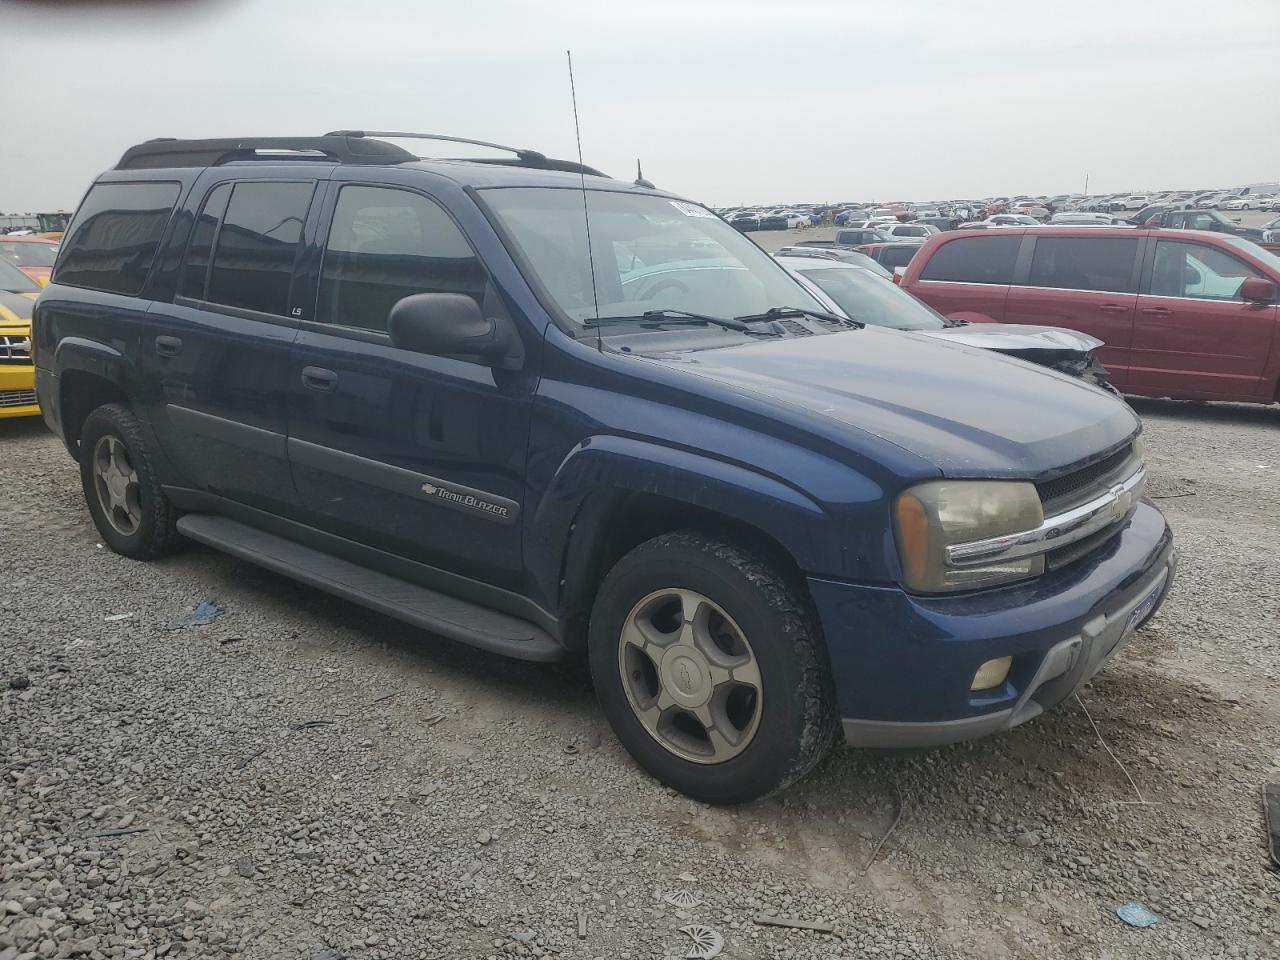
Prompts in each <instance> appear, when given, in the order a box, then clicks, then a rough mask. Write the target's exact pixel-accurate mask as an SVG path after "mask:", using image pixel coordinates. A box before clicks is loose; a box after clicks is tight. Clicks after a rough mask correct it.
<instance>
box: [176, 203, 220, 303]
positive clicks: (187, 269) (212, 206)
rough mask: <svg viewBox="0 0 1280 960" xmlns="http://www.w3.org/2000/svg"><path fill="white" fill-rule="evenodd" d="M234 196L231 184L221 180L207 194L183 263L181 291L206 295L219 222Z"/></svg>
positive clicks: (187, 295)
mask: <svg viewBox="0 0 1280 960" xmlns="http://www.w3.org/2000/svg"><path fill="white" fill-rule="evenodd" d="M230 196H231V184H229V183H220V184H218V186H216V187H214V188H213V190H212V191H211V192H210V194H209V196H208V197H206V198H205V201H204V209H202V210H201V211H200V217H199V219H198V220H196V225H195V229H194V230H192V231H191V245H190V246H189V247H188V248H187V257H186V260H185V262H184V263H183V266H182V289H181V293H182V295H183V296H186V297H194V298H195V299H197V300H203V299H204V288H205V284H206V282H207V281H208V279H209V254H210V253H211V252H213V238H214V237H215V236H216V235H217V233H218V224H220V223H221V222H222V215H223V213H225V212H226V209H227V199H228V198H229V197H230Z"/></svg>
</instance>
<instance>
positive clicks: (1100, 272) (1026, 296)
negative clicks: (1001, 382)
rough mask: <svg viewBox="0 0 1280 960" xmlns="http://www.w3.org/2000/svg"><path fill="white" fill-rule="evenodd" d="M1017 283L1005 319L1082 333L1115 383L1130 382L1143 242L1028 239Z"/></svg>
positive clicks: (1097, 237) (1090, 237) (1100, 237)
mask: <svg viewBox="0 0 1280 960" xmlns="http://www.w3.org/2000/svg"><path fill="white" fill-rule="evenodd" d="M1028 240H1029V242H1030V243H1031V244H1032V247H1031V250H1030V253H1029V255H1028V254H1027V253H1026V252H1025V251H1024V254H1023V257H1024V263H1023V265H1022V266H1021V267H1020V269H1019V271H1018V273H1019V275H1018V278H1017V282H1016V283H1015V284H1014V285H1013V286H1011V287H1010V288H1009V296H1008V299H1007V300H1006V301H1005V320H1006V321H1007V322H1009V323H1028V324H1035V325H1038V326H1047V327H1065V328H1066V329H1068V330H1078V331H1079V332H1081V333H1087V334H1089V335H1090V336H1092V337H1097V338H1098V339H1099V340H1101V341H1102V342H1103V344H1104V346H1103V347H1102V348H1101V349H1100V350H1099V353H1098V356H1099V358H1100V359H1101V360H1102V364H1103V366H1105V367H1106V368H1107V371H1108V372H1109V373H1110V374H1111V380H1112V383H1114V384H1115V386H1117V387H1119V388H1121V389H1124V388H1125V387H1126V386H1127V385H1128V382H1129V365H1130V353H1129V349H1130V343H1131V341H1132V339H1133V316H1134V309H1135V308H1136V306H1137V301H1138V295H1137V290H1138V277H1139V274H1140V272H1141V259H1140V257H1139V256H1138V253H1139V250H1140V248H1141V247H1142V244H1143V242H1144V238H1142V237H1137V236H1112V235H1110V233H1090V234H1087V235H1084V236H1053V235H1036V236H1029V237H1028Z"/></svg>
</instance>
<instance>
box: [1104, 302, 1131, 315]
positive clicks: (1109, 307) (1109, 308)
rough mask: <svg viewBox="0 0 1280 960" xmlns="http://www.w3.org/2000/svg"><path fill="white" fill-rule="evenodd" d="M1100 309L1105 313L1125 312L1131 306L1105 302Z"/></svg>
mask: <svg viewBox="0 0 1280 960" xmlns="http://www.w3.org/2000/svg"><path fill="white" fill-rule="evenodd" d="M1098 309H1099V310H1101V311H1102V312H1103V313H1125V312H1126V311H1127V310H1128V309H1129V308H1128V307H1126V306H1125V305H1124V304H1122V303H1104V304H1103V305H1102V306H1100V307H1099V308H1098Z"/></svg>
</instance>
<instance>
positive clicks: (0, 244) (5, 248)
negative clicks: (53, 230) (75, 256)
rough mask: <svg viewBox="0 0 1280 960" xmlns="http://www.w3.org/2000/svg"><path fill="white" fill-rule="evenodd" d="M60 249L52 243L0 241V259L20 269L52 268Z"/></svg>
mask: <svg viewBox="0 0 1280 960" xmlns="http://www.w3.org/2000/svg"><path fill="white" fill-rule="evenodd" d="M57 255H58V248H57V247H55V246H54V245H53V244H51V243H34V242H32V241H27V242H25V243H19V242H17V241H14V240H9V241H5V240H0V257H4V259H6V260H8V261H9V262H10V263H16V264H17V265H18V266H20V267H52V266H53V261H54V259H55V258H56V257H57Z"/></svg>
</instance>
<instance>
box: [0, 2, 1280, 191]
mask: <svg viewBox="0 0 1280 960" xmlns="http://www.w3.org/2000/svg"><path fill="white" fill-rule="evenodd" d="M103 7H105V8H106V9H100V8H103ZM0 38H3V42H2V43H0V57H2V58H3V59H2V60H0V62H3V63H4V64H5V70H4V75H3V76H4V79H3V81H0V90H3V95H2V98H0V102H2V103H3V106H4V110H3V116H4V117H5V119H6V128H5V131H4V133H3V134H2V135H0V210H3V211H4V212H11V211H15V210H16V211H19V212H22V211H35V210H48V209H55V208H60V207H66V208H72V207H74V206H75V204H76V203H78V202H79V199H80V196H81V194H82V193H83V191H84V189H85V187H86V186H87V184H88V182H89V181H90V179H91V178H92V177H93V176H94V175H95V174H96V173H97V172H99V171H101V170H103V169H105V168H107V167H109V166H111V165H112V164H113V163H114V162H115V160H116V159H117V158H118V157H119V155H120V153H121V152H122V151H123V150H124V149H125V148H126V147H128V146H129V145H131V144H133V143H136V142H138V141H140V140H145V139H148V138H150V137H157V136H177V137H206V136H241V135H246V134H250V135H252V134H257V135H284V134H313V133H323V132H325V131H327V130H331V129H335V128H367V129H377V128H383V129H409V130H420V131H428V132H432V133H453V134H457V135H461V136H471V137H476V138H479V139H491V140H496V141H498V142H502V143H510V144H513V145H515V146H527V147H532V148H535V149H540V150H542V151H543V152H545V153H548V154H552V155H556V156H563V157H573V156H576V152H577V151H576V147H575V144H574V136H573V114H572V109H571V104H570V99H569V84H568V76H567V73H566V69H565V49H566V48H571V49H572V50H573V55H574V68H575V73H576V77H577V86H578V107H579V114H580V117H581V121H582V147H583V152H584V159H585V160H586V161H587V162H588V163H589V164H592V165H595V166H598V167H600V168H601V169H603V170H604V171H606V172H607V173H610V174H612V175H614V176H625V177H627V178H628V179H629V178H631V177H634V175H635V173H634V171H635V161H636V158H637V157H640V158H641V159H642V160H643V162H644V173H645V176H646V177H647V178H649V179H650V180H653V181H654V182H655V183H657V184H658V185H659V186H661V187H664V188H667V189H671V190H675V191H677V192H680V193H683V194H686V195H688V196H690V197H694V198H696V199H699V200H702V201H704V202H707V203H711V204H715V205H728V204H740V203H758V202H769V201H780V202H781V201H814V202H821V201H834V200H848V199H863V200H881V201H884V200H893V199H919V200H928V199H943V198H958V197H974V196H977V197H985V196H992V195H997V194H1010V193H1041V192H1044V193H1057V192H1068V191H1079V190H1082V189H1083V187H1084V181H1085V174H1086V173H1087V174H1089V175H1090V180H1089V192H1090V193H1101V192H1111V191H1116V190H1131V189H1132V190H1141V189H1159V188H1173V187H1185V188H1196V187H1206V188H1208V187H1218V186H1222V187H1230V186H1236V185H1240V184H1244V183H1248V182H1253V181H1268V180H1280V113H1278V112H1277V89H1278V88H1277V84H1280V0H1187V2H1184V0H1146V2H1139V0H1106V2H1096V0H1073V2H1069V3H1059V2H1050V0H1036V2H1027V0H963V2H961V0H914V2H903V0H874V2H870V0H807V2H793V0H592V2H579V0H535V2H523V0H479V2H472V3H465V2H458V3H447V4H445V3H434V2H430V0H368V2H364V3H358V2H352V0H341V2H334V0H306V2H302V0H186V2H183V0H169V2H167V3H159V2H157V3H134V4H131V5H129V6H127V7H123V8H121V7H118V6H111V5H109V4H106V3H105V2H103V0H98V2H96V3H72V4H69V5H61V6H56V5H54V4H52V3H49V2H34V0H27V2H18V0H0Z"/></svg>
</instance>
